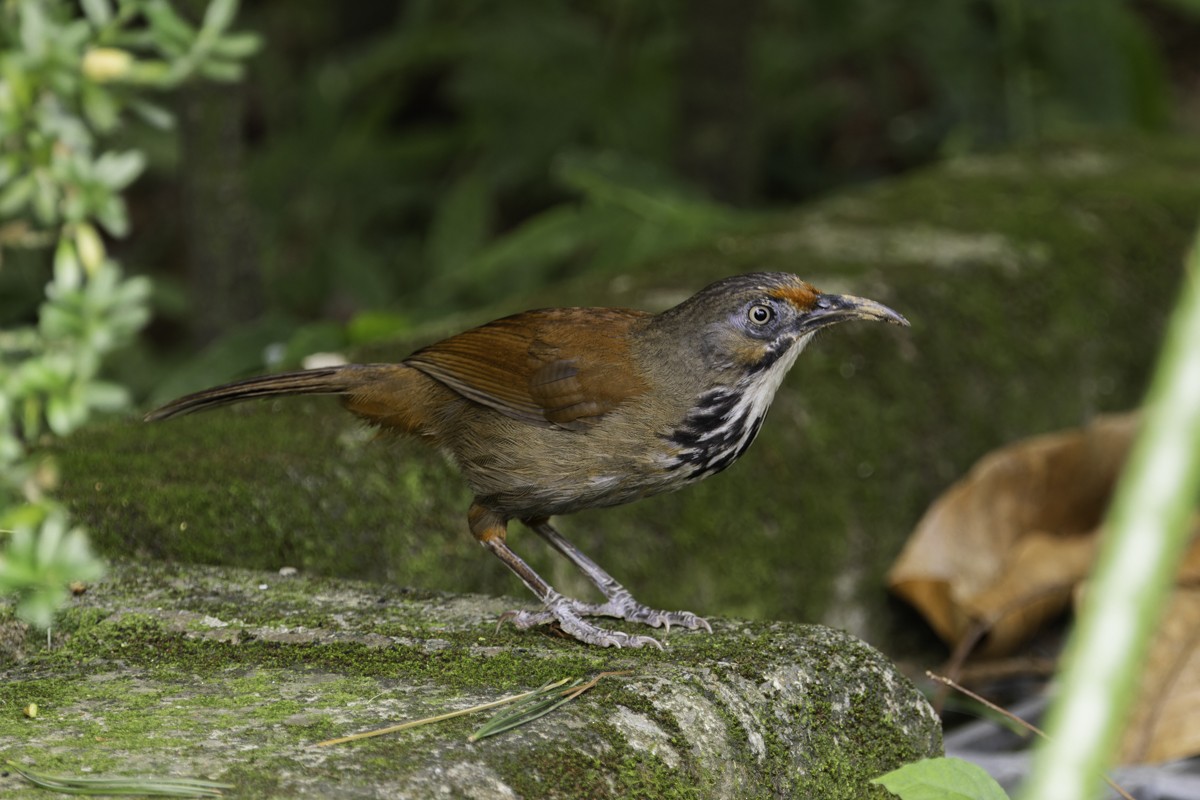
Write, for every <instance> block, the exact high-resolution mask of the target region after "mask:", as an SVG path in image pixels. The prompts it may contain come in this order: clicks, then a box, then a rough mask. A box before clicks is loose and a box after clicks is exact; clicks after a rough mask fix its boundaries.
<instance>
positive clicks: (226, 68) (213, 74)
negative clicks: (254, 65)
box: [199, 58, 246, 83]
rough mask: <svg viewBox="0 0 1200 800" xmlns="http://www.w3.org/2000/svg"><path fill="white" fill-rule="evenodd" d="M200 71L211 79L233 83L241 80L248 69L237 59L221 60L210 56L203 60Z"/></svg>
mask: <svg viewBox="0 0 1200 800" xmlns="http://www.w3.org/2000/svg"><path fill="white" fill-rule="evenodd" d="M199 72H200V74H201V75H203V76H204V77H206V78H208V79H209V80H214V81H220V82H222V83H233V82H234V81H239V80H241V79H242V75H244V74H245V72H246V70H245V68H244V67H243V66H242V65H241V64H240V63H239V62H237V61H219V60H217V59H213V58H210V59H207V60H206V61H203V62H201V64H200V69H199Z"/></svg>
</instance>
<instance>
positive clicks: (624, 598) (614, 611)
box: [502, 590, 712, 641]
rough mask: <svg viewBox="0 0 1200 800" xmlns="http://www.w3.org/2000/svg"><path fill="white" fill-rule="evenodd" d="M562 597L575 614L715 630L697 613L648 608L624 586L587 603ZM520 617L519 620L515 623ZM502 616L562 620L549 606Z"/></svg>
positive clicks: (525, 622)
mask: <svg viewBox="0 0 1200 800" xmlns="http://www.w3.org/2000/svg"><path fill="white" fill-rule="evenodd" d="M560 598H561V601H562V603H563V604H565V605H566V607H567V608H568V609H569V610H570V612H571V613H572V614H574V615H575V616H576V617H615V618H616V619H623V620H627V621H629V622H640V623H641V624H643V625H649V626H650V627H651V628H663V629H665V630H666V631H667V632H670V630H671V626H672V625H678V626H680V627H683V628H687V629H688V630H693V631H694V630H697V629H700V628H703V629H704V630H705V631H707V632H708V633H712V626H711V625H709V624H708V620H706V619H705V618H704V617H698V616H696V615H695V614H693V613H692V612H690V611H659V610H658V609H654V608H649V607H647V606H644V605H642V604H641V603H639V602H638V601H636V600H634V599H633V597H632V596H631V595H630V594H629V592H627V591H624V590H622V591H620V592H618V593H616V594H614V595H613V596H612V597H610V598H609V599H608V600H607V601H605V602H603V603H585V602H583V601H581V600H575V599H573V598H570V597H562V596H561V595H560ZM518 618H519V619H520V623H516V620H517V619H518ZM502 619H511V620H513V621H514V623H516V624H517V627H518V628H522V629H524V628H532V627H533V626H535V625H544V624H546V623H549V622H555V621H559V622H561V620H560V618H559V617H558V615H557V614H556V613H555V612H554V611H552V610H550V609H549V608H547V610H545V611H510V612H508V614H506V615H505V616H504V617H503V618H502ZM581 622H582V620H581ZM584 624H586V623H584ZM642 638H646V637H642ZM655 641H657V640H655Z"/></svg>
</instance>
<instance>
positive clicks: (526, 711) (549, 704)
mask: <svg viewBox="0 0 1200 800" xmlns="http://www.w3.org/2000/svg"><path fill="white" fill-rule="evenodd" d="M631 671H632V670H617V671H613V672H601V673H598V674H597V675H596V677H594V678H592V679H591V680H590V681H588V682H587V683H583V678H577V679H575V681H574V682H572V683H571V685H570V686H567V687H565V688H562V689H558V688H555V687H549V688H547V689H546V690H538V692H536V693H534V694H533V695H531V696H530V697H528V698H526V699H525V700H524V701H523V702H521V703H520V705H518V706H517V707H516V708H512V709H509V710H508V711H504V712H501V713H500V714H497V715H496V716H494V717H492V718H491V719H490V720H488V721H487V722H485V723H484V724H483V725H481V726H480V727H479V729H478V730H477V731H475V732H474V733H472V734H471V735H470V736H468V737H467V741H468V742H477V741H479V740H480V739H484V738H487V737H488V736H495V735H496V734H498V733H504V732H505V731H508V730H512V729H513V728H516V727H518V726H520V725H524V724H526V723H528V722H533V721H534V720H535V719H537V718H538V717H542V716H545V715H546V714H549V713H550V712H551V711H553V710H554V709H556V708H558V707H559V706H561V705H563V704H564V703H569V702H571V701H572V700H574V699H575V698H576V697H579V695H581V694H583V693H584V692H586V691H587V690H588V689H591V688H592V687H593V686H595V685H596V684H597V683H599V682H600V679H601V678H605V677H608V676H610V675H628V674H629V673H630V672H631Z"/></svg>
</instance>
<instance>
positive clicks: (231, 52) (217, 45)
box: [211, 33, 262, 59]
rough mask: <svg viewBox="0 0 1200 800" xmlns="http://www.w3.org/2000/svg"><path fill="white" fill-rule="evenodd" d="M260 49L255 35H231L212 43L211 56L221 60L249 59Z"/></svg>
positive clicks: (259, 40) (260, 38)
mask: <svg viewBox="0 0 1200 800" xmlns="http://www.w3.org/2000/svg"><path fill="white" fill-rule="evenodd" d="M261 47H262V37H261V36H259V35H258V34H257V33H231V34H228V35H227V36H222V37H221V38H220V39H217V40H216V41H215V42H213V45H212V50H211V52H212V54H213V55H214V56H219V57H221V58H229V59H236V58H249V57H250V56H252V55H254V54H255V53H257V52H258V51H259V49H260V48H261Z"/></svg>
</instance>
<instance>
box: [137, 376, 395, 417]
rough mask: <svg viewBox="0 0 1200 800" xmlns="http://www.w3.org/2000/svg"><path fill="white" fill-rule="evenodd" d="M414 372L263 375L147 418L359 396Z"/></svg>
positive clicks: (169, 406)
mask: <svg viewBox="0 0 1200 800" xmlns="http://www.w3.org/2000/svg"><path fill="white" fill-rule="evenodd" d="M404 372H413V373H415V371H414V370H411V368H409V367H405V366H404V365H402V364H347V365H346V366H342V367H324V368H320V369H306V370H300V371H298V372H284V373H280V374H279V375H263V376H262V377H258V378H247V379H246V380H243V381H235V382H234V383H227V384H225V385H224V386H216V387H214V388H212V389H205V390H204V391H202V392H196V393H194V394H189V395H185V396H183V397H180V398H179V399H177V400H172V401H171V402H170V403H167V404H166V405H165V406H163V407H162V408H159V409H155V410H154V411H151V412H150V413H149V414H147V415H146V421H147V422H155V421H157V420H160V419H170V418H171V417H178V416H181V415H183V414H191V413H192V412H193V411H203V410H204V409H206V408H215V407H217V406H223V405H227V404H229V403H238V402H241V401H242V400H250V399H252V398H255V397H275V396H279V395H292V394H338V395H346V394H355V393H358V392H361V391H362V390H363V389H364V387H367V386H368V385H370V384H373V383H384V382H387V381H389V380H395V378H396V377H397V373H404Z"/></svg>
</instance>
